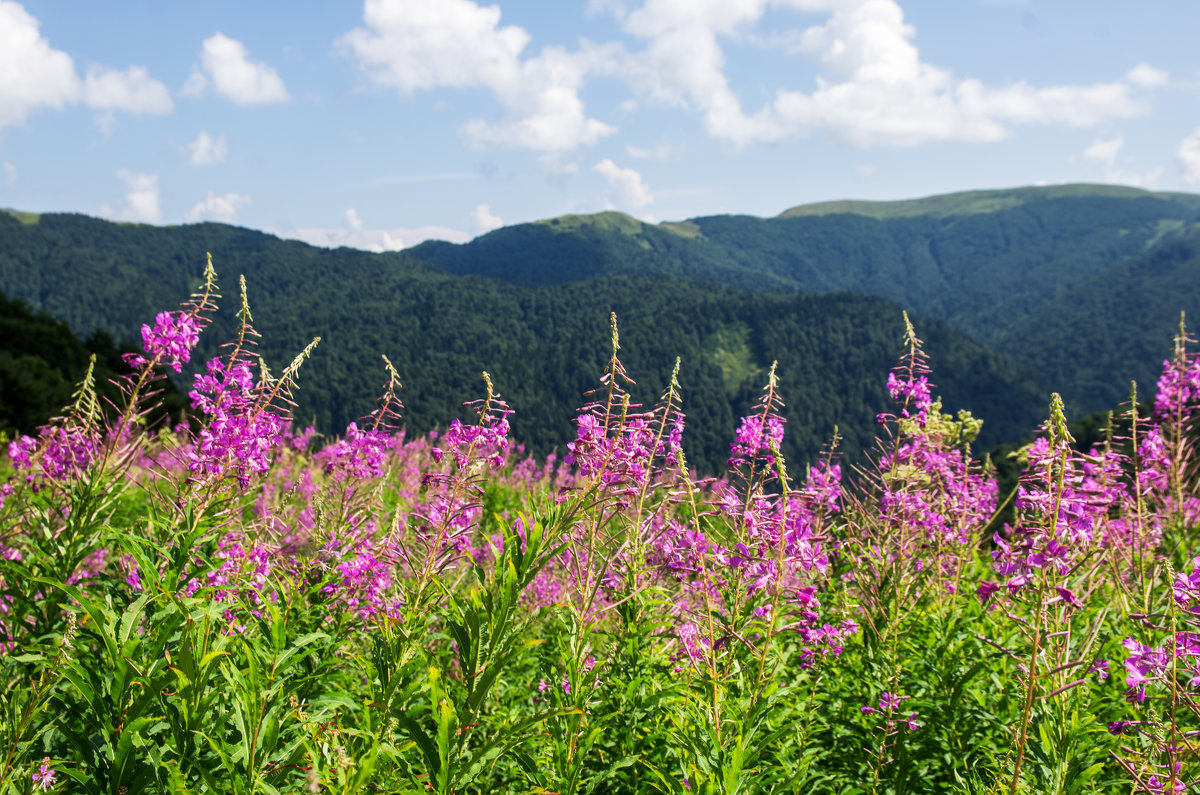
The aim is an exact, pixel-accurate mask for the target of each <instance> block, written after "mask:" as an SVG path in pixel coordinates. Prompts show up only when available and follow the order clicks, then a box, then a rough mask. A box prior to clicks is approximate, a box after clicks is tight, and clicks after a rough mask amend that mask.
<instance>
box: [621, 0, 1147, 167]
mask: <svg viewBox="0 0 1200 795" xmlns="http://www.w3.org/2000/svg"><path fill="white" fill-rule="evenodd" d="M768 5H773V6H784V7H790V8H792V9H794V10H798V11H803V12H809V13H825V14H828V18H827V20H826V21H825V22H824V23H823V24H819V25H813V26H811V27H809V28H807V29H805V30H804V31H803V32H802V33H801V34H800V35H799V36H798V37H796V38H795V46H794V51H795V52H796V53H798V54H801V55H804V56H806V57H808V58H810V59H812V60H814V61H816V62H817V63H819V64H820V65H821V68H822V73H821V74H820V76H819V77H818V78H817V80H816V86H815V88H814V89H813V90H811V91H801V90H796V89H783V90H780V91H779V92H778V93H777V94H776V96H775V98H774V99H773V101H771V102H769V103H767V104H766V105H765V106H764V107H763V108H762V109H761V110H759V111H757V112H754V113H747V112H745V111H744V110H743V108H742V105H741V102H740V100H739V99H738V97H737V95H736V94H735V93H734V91H733V89H732V88H731V87H730V85H729V82H728V80H727V79H726V77H725V73H724V53H723V51H722V50H721V46H720V42H719V41H718V37H720V36H724V37H730V36H741V37H743V38H744V37H745V34H746V33H747V32H748V31H749V30H750V29H751V28H752V26H753V25H754V24H756V23H757V22H758V21H759V20H760V19H761V17H762V16H763V14H764V13H765V11H766V9H767V7H768ZM625 29H626V30H627V31H628V32H629V33H631V34H633V35H635V36H639V37H641V38H643V39H646V40H647V45H646V48H645V50H644V51H642V52H640V53H636V54H634V55H632V56H630V58H629V59H628V60H627V62H626V64H625V75H626V77H627V79H629V81H630V82H631V84H632V85H633V86H634V88H635V90H636V91H637V92H638V93H639V95H640V96H642V97H644V98H646V99H649V100H651V101H655V102H658V103H662V104H668V105H674V106H681V107H688V108H694V109H697V110H699V111H701V112H702V113H703V116H704V124H705V127H706V128H707V130H708V131H709V133H710V134H712V135H713V136H715V137H718V138H722V139H726V140H729V141H732V142H734V143H736V144H739V145H740V144H747V143H751V142H754V141H771V140H778V139H783V138H789V137H794V136H799V135H804V134H806V133H808V132H811V131H813V130H820V129H824V130H828V131H830V132H831V133H833V134H834V135H836V136H838V137H840V138H843V139H844V140H847V141H850V142H851V143H854V144H857V145H859V146H875V145H888V146H910V145H916V144H921V143H926V142H930V141H949V140H956V141H976V142H981V141H995V140H1000V139H1002V138H1005V137H1006V136H1008V135H1009V134H1010V132H1011V128H1012V127H1013V126H1014V125H1019V124H1055V125H1066V126H1091V125H1094V124H1097V123H1100V122H1103V121H1106V120H1109V119H1113V118H1123V117H1128V116H1133V115H1137V114H1140V113H1144V112H1146V110H1147V109H1148V104H1147V103H1146V102H1145V101H1144V100H1143V99H1142V98H1140V97H1138V96H1137V95H1136V91H1135V89H1138V88H1145V87H1147V86H1151V85H1158V84H1160V83H1161V82H1162V80H1164V79H1165V77H1166V75H1165V73H1163V72H1161V71H1160V70H1157V69H1154V68H1153V67H1149V66H1146V65H1144V64H1142V65H1139V66H1137V67H1134V68H1133V69H1132V70H1131V71H1130V72H1129V73H1128V74H1127V75H1125V76H1124V77H1123V78H1121V79H1118V80H1115V81H1113V82H1108V83H1096V84H1092V85H1063V86H1046V87H1036V86H1032V85H1029V84H1028V83H1025V82H1018V83H1015V84H1011V85H1003V86H990V85H985V84H984V83H982V82H980V81H978V80H971V79H961V78H958V77H956V76H955V75H954V74H953V73H952V72H950V71H949V70H946V69H943V68H940V67H937V66H935V65H932V64H929V63H926V62H924V61H922V60H921V57H920V53H919V51H918V49H917V47H916V45H915V44H914V43H913V40H914V39H915V37H916V31H915V29H914V28H913V27H912V26H911V25H909V24H907V23H905V21H904V13H903V10H902V9H901V7H900V5H899V3H898V2H896V0H706V2H695V3H683V2H678V1H677V0H647V2H646V3H645V5H644V6H643V7H642V8H640V9H638V10H637V11H634V12H633V13H632V14H630V15H629V17H628V18H627V20H626V23H625Z"/></svg>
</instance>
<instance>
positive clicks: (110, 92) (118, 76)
mask: <svg viewBox="0 0 1200 795" xmlns="http://www.w3.org/2000/svg"><path fill="white" fill-rule="evenodd" d="M83 96H84V102H85V103H86V104H87V106H88V107H90V108H97V109H98V110H123V111H127V112H129V113H135V114H142V113H170V112H171V111H173V110H175V103H174V102H172V101H171V92H169V91H167V87H166V86H165V85H163V84H162V83H160V82H158V81H157V80H155V79H153V78H151V77H150V73H149V72H147V71H146V69H145V68H144V67H141V66H131V67H129V68H128V69H127V70H125V71H124V72H121V71H118V70H116V69H101V68H99V67H92V68H90V69H88V73H87V78H86V79H85V80H84V83H83Z"/></svg>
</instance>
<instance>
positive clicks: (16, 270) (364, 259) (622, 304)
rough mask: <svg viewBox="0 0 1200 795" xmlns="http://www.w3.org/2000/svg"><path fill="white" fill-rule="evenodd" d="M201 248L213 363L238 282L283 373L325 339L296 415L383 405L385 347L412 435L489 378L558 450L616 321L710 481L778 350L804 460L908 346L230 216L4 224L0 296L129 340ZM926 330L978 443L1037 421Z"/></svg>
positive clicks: (990, 364) (671, 296)
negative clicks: (676, 387) (297, 237)
mask: <svg viewBox="0 0 1200 795" xmlns="http://www.w3.org/2000/svg"><path fill="white" fill-rule="evenodd" d="M664 234H672V233H669V232H664ZM675 237H679V238H680V239H684V238H682V237H680V236H678V235H675ZM205 251H211V252H212V254H213V260H214V264H215V265H216V267H217V270H218V273H219V274H221V280H220V282H221V284H222V285H223V287H224V291H225V296H226V297H225V299H224V301H223V306H224V311H223V312H222V313H221V315H220V317H219V318H218V321H217V322H216V323H215V324H214V327H213V328H212V329H210V331H209V332H208V333H207V334H206V335H205V337H204V338H203V341H202V352H203V353H207V354H212V353H213V352H214V351H215V350H216V346H217V344H219V343H220V342H221V341H223V340H225V339H228V337H229V336H230V335H231V334H232V330H233V326H232V315H233V311H232V310H233V309H234V308H235V305H236V284H237V275H238V274H244V275H245V277H246V280H247V282H248V285H249V290H250V300H251V308H252V310H253V312H254V318H255V321H256V322H255V325H256V327H257V328H258V330H259V331H260V332H261V333H262V335H263V337H262V341H261V350H262V352H263V354H264V356H265V357H266V359H267V361H268V363H269V364H271V365H272V367H273V368H274V369H275V370H276V371H278V369H279V368H280V367H282V366H283V365H284V364H286V362H287V361H288V360H289V359H290V357H291V356H292V355H293V354H294V353H295V352H296V351H298V350H300V348H301V347H303V346H304V345H305V344H306V343H307V342H308V341H309V339H311V337H312V336H317V335H319V336H321V337H322V338H323V341H322V343H321V345H320V346H319V347H318V349H317V352H316V354H315V355H314V356H313V358H312V359H311V360H310V361H309V362H307V363H306V364H305V365H304V367H303V369H302V371H301V375H300V393H299V399H300V406H299V409H298V412H297V416H298V418H299V419H300V420H301V421H307V420H308V419H309V418H310V417H311V418H313V419H314V420H315V421H316V423H317V426H318V428H320V429H321V430H324V431H339V430H340V429H341V428H343V427H344V426H345V424H346V423H347V422H349V421H351V420H353V419H356V418H357V417H360V416H362V415H364V414H366V413H367V412H368V411H370V410H371V408H372V405H373V400H374V397H375V395H376V393H377V391H378V389H379V385H380V384H381V383H382V381H383V380H384V373H383V369H382V366H381V363H380V360H379V357H380V355H381V354H385V355H387V356H388V357H389V358H390V359H391V360H392V361H393V362H394V363H395V365H396V367H397V369H398V370H399V372H400V374H401V377H402V379H403V381H404V385H405V386H404V389H403V391H402V394H401V396H402V398H403V400H404V402H405V404H406V410H405V415H404V416H405V419H406V421H407V423H408V426H409V428H410V429H411V430H414V431H418V432H423V431H425V430H428V429H431V428H433V427H435V426H438V425H444V424H445V423H446V422H448V421H449V420H450V419H451V418H453V417H455V416H460V414H459V410H458V406H459V404H460V403H461V402H463V401H466V400H470V399H473V398H475V397H477V396H478V395H479V393H480V390H481V382H480V380H479V372H480V371H481V370H485V369H486V370H487V371H488V372H490V373H491V374H492V376H493V378H494V380H495V382H496V385H497V387H498V389H499V390H500V391H501V393H502V394H503V395H504V396H505V397H506V398H507V399H508V400H509V402H510V403H511V404H512V406H513V408H514V409H516V411H517V413H516V415H515V416H514V417H513V430H514V435H515V436H516V437H517V438H519V439H522V440H525V441H527V442H529V443H530V444H531V445H532V446H533V447H534V448H535V449H537V450H539V451H542V452H544V451H547V450H549V449H551V448H553V447H558V448H559V449H561V448H562V446H563V445H564V444H565V443H566V442H567V441H569V440H570V439H572V438H573V436H574V433H573V427H572V423H571V420H572V417H573V413H574V410H575V408H576V407H577V406H578V405H579V404H580V403H581V402H582V397H581V396H582V393H583V392H584V391H585V390H587V389H591V388H593V387H594V386H595V385H596V381H597V377H598V375H599V373H600V372H601V369H602V367H603V365H604V362H605V361H606V358H607V354H608V350H607V345H608V336H609V335H608V328H607V325H608V317H609V313H610V312H612V311H615V312H617V313H618V316H619V318H620V325H621V339H622V344H623V349H622V356H623V359H624V361H625V364H626V366H627V368H628V370H629V372H630V374H631V375H632V376H633V377H634V378H635V379H637V380H638V381H639V390H640V391H639V392H636V393H635V395H636V396H637V397H638V398H639V399H641V400H643V401H645V402H647V403H649V402H652V401H653V400H654V398H655V397H656V396H657V394H658V392H659V391H661V389H662V388H663V386H664V385H665V383H666V379H667V376H668V374H669V372H670V369H671V366H672V365H673V363H674V360H675V357H676V356H679V357H681V358H682V371H681V376H680V380H681V382H682V384H683V390H684V393H683V396H684V405H685V410H686V412H687V414H688V418H689V419H688V432H687V435H686V439H687V444H688V452H689V457H690V459H691V461H692V462H693V463H694V464H696V465H698V466H700V467H701V468H702V469H703V470H707V471H714V470H715V469H716V468H718V467H719V465H720V464H721V462H722V461H723V459H724V457H725V455H726V452H727V450H728V447H727V445H728V441H729V439H730V438H731V437H732V434H733V431H734V429H735V427H736V422H737V417H738V416H739V415H740V414H741V413H744V412H745V411H746V410H747V409H748V407H749V406H750V405H751V404H752V403H753V401H754V399H755V398H756V397H757V393H758V390H759V388H760V387H761V385H762V382H763V381H764V379H765V375H766V370H767V368H769V366H770V364H771V361H772V360H774V359H778V360H779V374H780V377H781V379H782V394H783V396H784V398H785V400H786V401H787V403H788V418H789V420H790V424H789V434H788V444H787V448H786V450H787V452H788V453H789V455H790V456H792V457H794V458H795V459H797V460H799V461H803V460H806V459H811V458H812V457H813V456H814V455H815V454H816V452H817V450H818V449H819V448H820V446H821V444H823V443H824V441H825V440H826V439H827V438H828V436H829V435H830V433H831V432H832V430H833V426H834V425H835V424H837V425H838V426H839V427H840V428H841V430H842V432H843V434H845V437H846V445H845V448H846V450H847V452H848V453H850V454H854V453H855V452H857V451H858V450H859V449H861V447H862V446H863V445H864V444H866V443H867V442H868V440H869V439H870V438H871V437H872V436H873V434H874V417H875V415H876V414H877V413H878V412H880V411H883V410H885V408H886V406H887V400H886V395H885V392H884V386H883V385H884V382H885V380H886V375H887V370H888V368H889V367H891V366H892V364H893V363H894V361H895V359H896V357H897V355H898V353H899V351H900V348H901V332H902V324H901V319H900V310H899V309H898V308H897V307H895V306H894V305H891V304H888V303H887V302H885V301H882V300H880V299H878V298H873V297H869V296H862V295H851V294H835V295H822V296H808V295H798V294H790V295H784V294H776V295H771V294H761V293H749V292H746V291H733V290H729V289H724V288H714V287H712V286H709V285H703V284H697V283H694V282H685V281H680V280H676V279H671V278H667V277H663V276H643V275H616V276H605V277H602V278H595V279H591V280H588V281H582V282H576V283H572V284H560V285H550V286H543V287H521V286H515V285H511V284H506V283H503V282H501V281H496V280H491V279H483V278H480V277H476V276H464V277H459V276H453V275H449V274H446V273H444V272H441V271H439V270H437V269H435V268H433V267H432V266H429V265H426V264H424V263H422V262H419V261H417V260H415V259H414V258H412V257H410V256H405V255H398V254H384V255H376V254H368V253H366V252H361V251H355V250H351V249H339V250H336V251H330V250H325V249H318V248H313V247H310V246H306V245H304V244H301V243H296V242H290V241H281V240H279V239H277V238H275V237H272V236H270V235H265V234H261V233H258V232H252V231H250V230H245V229H238V228H235V227H229V226H224V225H220V224H198V225H193V226H183V227H169V228H159V227H149V226H138V225H116V224H110V223H107V222H104V221H99V220H96V219H93V218H87V217H83V216H73V215H43V216H41V217H40V218H39V219H38V220H37V221H36V223H21V222H20V221H19V220H18V219H16V218H14V217H12V216H8V215H4V214H0V289H3V290H5V291H6V292H8V293H9V294H10V295H12V296H16V297H19V298H21V299H23V300H25V301H27V302H29V303H30V304H31V305H32V306H34V307H36V308H38V309H43V310H46V311H48V312H50V313H52V314H54V315H55V316H56V317H59V318H62V319H65V320H67V321H68V322H69V323H70V324H71V326H72V327H74V328H75V329H85V330H86V329H91V328H95V327H101V328H104V329H106V330H108V331H109V332H111V333H113V334H115V335H117V336H118V337H135V335H136V330H137V329H138V328H139V327H140V324H141V323H143V322H146V321H148V320H149V319H151V318H152V317H153V315H154V313H155V312H157V311H160V310H162V309H167V308H172V307H174V306H175V305H177V304H178V303H179V301H180V300H181V299H182V298H183V297H185V296H186V295H187V293H188V292H189V291H190V290H191V289H192V288H193V287H194V286H195V283H196V281H197V278H198V275H199V273H200V270H201V265H202V262H203V253H204V252H205ZM916 322H917V326H918V330H919V332H920V333H921V334H922V336H924V337H926V338H927V341H928V351H929V353H930V355H931V357H932V360H933V365H934V367H935V368H936V371H935V376H934V381H935V383H937V384H938V386H939V388H940V392H941V393H942V394H944V395H945V397H946V406H947V408H969V409H971V410H972V411H974V412H975V413H976V415H977V416H980V417H982V418H984V419H985V420H986V421H987V424H986V425H985V434H986V435H985V437H984V439H982V440H981V444H995V443H997V442H999V441H1002V440H1005V439H1011V438H1015V437H1016V436H1019V435H1021V434H1023V433H1025V432H1026V431H1028V430H1029V429H1030V428H1031V427H1032V426H1034V425H1035V424H1036V423H1037V422H1039V421H1040V419H1041V418H1042V416H1043V415H1044V411H1045V408H1044V407H1045V403H1046V398H1047V392H1046V390H1045V389H1044V388H1042V387H1040V386H1039V385H1038V384H1036V383H1035V382H1034V380H1033V379H1032V378H1031V377H1030V376H1029V375H1028V374H1027V373H1026V372H1025V371H1023V370H1022V369H1021V368H1020V367H1019V366H1018V365H1016V364H1015V363H1014V362H1013V361H1012V360H1011V359H1007V358H1005V357H1002V356H998V355H996V354H994V353H991V352H990V351H988V350H986V349H984V348H983V347H981V346H980V345H978V344H976V343H974V342H972V341H971V340H969V339H967V338H965V337H963V336H962V335H961V334H959V333H957V332H955V331H953V330H952V329H950V328H949V327H947V326H945V325H944V324H940V323H935V322H932V321H924V320H921V319H917V320H916Z"/></svg>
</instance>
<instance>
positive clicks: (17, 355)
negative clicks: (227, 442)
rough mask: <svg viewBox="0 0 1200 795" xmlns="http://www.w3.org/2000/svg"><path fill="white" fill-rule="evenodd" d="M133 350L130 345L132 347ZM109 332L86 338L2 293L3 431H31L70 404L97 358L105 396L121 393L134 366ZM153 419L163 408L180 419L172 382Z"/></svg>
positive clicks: (177, 395) (0, 408)
mask: <svg viewBox="0 0 1200 795" xmlns="http://www.w3.org/2000/svg"><path fill="white" fill-rule="evenodd" d="M130 350H131V349H130ZM121 355H122V351H120V350H118V349H117V346H116V344H115V343H114V342H113V339H112V337H111V336H109V335H108V333H107V332H105V331H102V330H99V329H97V330H96V331H94V332H92V334H91V335H89V336H88V337H87V339H85V340H81V339H80V338H79V337H78V336H77V335H76V334H75V332H74V331H72V330H71V327H70V326H68V325H67V324H66V323H63V322H62V321H60V320H56V319H55V318H53V317H51V316H50V315H49V314H48V313H46V312H33V311H32V310H30V309H29V307H27V306H25V304H24V303H23V302H21V301H14V300H10V299H8V298H7V297H6V296H5V295H4V293H2V292H0V432H7V433H8V435H9V437H10V438H11V436H12V435H13V433H14V432H17V431H24V432H26V433H30V432H32V431H34V430H36V429H37V428H38V427H39V426H41V425H44V424H45V423H46V421H47V420H49V419H50V418H51V417H54V416H56V415H57V414H58V413H59V411H60V410H61V409H62V408H63V406H66V405H68V404H70V402H71V396H72V395H73V394H74V392H75V389H76V387H77V386H78V384H79V382H80V381H81V380H82V379H83V376H84V373H86V372H87V368H88V363H89V361H90V359H91V357H93V356H94V357H96V360H95V370H94V376H95V379H96V384H97V393H98V395H99V397H100V399H101V400H103V401H106V402H111V401H114V400H117V399H118V398H119V396H120V394H119V392H118V390H117V388H116V386H115V383H114V382H115V381H116V379H117V378H118V377H119V376H124V375H128V374H129V372H130V370H129V367H128V366H126V365H125V363H124V361H122V359H121ZM160 388H161V389H162V390H164V394H162V395H161V396H160V398H159V402H158V404H157V407H156V412H155V413H154V414H153V415H152V416H151V417H150V418H149V420H150V421H152V422H153V421H158V420H159V419H161V415H160V413H159V412H162V413H165V414H166V415H168V416H169V417H170V418H172V419H175V420H178V419H180V418H182V417H183V415H184V413H185V410H186V407H187V404H186V401H185V399H184V398H183V396H182V395H181V394H180V393H179V390H178V388H177V387H176V385H175V384H174V383H173V382H171V381H163V382H162V383H161V384H160Z"/></svg>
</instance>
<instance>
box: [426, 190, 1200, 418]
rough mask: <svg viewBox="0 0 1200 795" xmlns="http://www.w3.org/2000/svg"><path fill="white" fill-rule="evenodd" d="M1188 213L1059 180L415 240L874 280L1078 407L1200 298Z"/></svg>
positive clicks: (532, 265) (1114, 391) (1123, 385)
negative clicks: (766, 213) (746, 212)
mask: <svg viewBox="0 0 1200 795" xmlns="http://www.w3.org/2000/svg"><path fill="white" fill-rule="evenodd" d="M1197 221H1200V196H1197V195H1192V194H1180V193H1150V192H1147V191H1143V190H1139V189H1136V188H1125V187H1118V186H1111V185H1108V186H1106V185H1062V186H1054V187H1045V188H1018V189H1012V190H995V191H972V192H969V193H958V194H948V195H945V196H934V197H929V198H926V199H916V200H912V201H903V202H827V203H823V204H816V205H806V206H802V207H795V208H792V209H790V210H787V211H785V212H784V213H782V214H780V215H779V216H778V217H775V218H755V217H750V216H731V215H722V216H712V217H707V218H695V219H691V220H689V221H685V222H680V223H667V224H659V225H648V224H643V223H641V222H639V221H636V220H635V219H632V218H629V217H628V216H622V215H620V214H618V213H601V214H599V215H595V216H567V217H564V218H558V219H552V220H549V221H543V222H539V223H535V224H522V225H517V226H513V227H506V228H503V229H498V230H496V231H494V232H491V233H489V234H487V235H484V236H482V237H479V238H477V239H476V240H474V241H472V242H470V243H467V244H462V245H454V244H450V243H443V242H428V243H423V244H421V245H419V246H416V247H414V248H412V249H409V253H411V254H412V255H414V256H416V257H419V258H420V259H423V260H425V261H427V262H431V263H433V264H435V265H437V266H439V267H441V268H443V269H444V270H446V271H447V272H449V273H455V274H468V273H470V274H478V275H485V276H492V277H495V278H500V279H504V280H505V281H509V282H511V283H514V284H525V285H539V284H552V283H562V282H571V281H580V280H586V279H590V278H599V277H601V276H605V275H612V274H628V273H639V274H658V275H670V276H674V277H678V278H682V279H687V280H689V281H696V282H703V283H707V284H714V285H724V286H732V287H736V288H739V289H746V290H761V291H781V290H783V291H799V292H808V293H820V292H827V291H851V292H857V293H864V294H867V295H874V296H878V297H880V298H884V299H886V300H888V301H891V302H893V303H895V304H898V305H900V306H903V307H906V308H908V309H910V310H913V311H916V312H920V313H922V314H924V315H925V316H927V317H932V318H936V319H939V320H942V321H945V322H946V323H948V324H950V325H951V326H953V327H955V328H957V329H959V330H961V331H963V332H965V333H967V334H969V335H971V336H972V337H974V338H975V339H977V340H979V341H981V342H982V343H984V344H985V345H988V346H989V347H992V348H993V349H995V350H997V351H998V352H1000V353H1004V354H1007V355H1010V356H1013V357H1014V358H1016V359H1018V360H1020V361H1022V362H1026V363H1028V364H1029V365H1030V366H1031V368H1032V369H1033V371H1034V372H1035V373H1037V374H1038V375H1039V376H1040V377H1042V378H1043V380H1045V381H1047V382H1048V383H1051V384H1053V385H1054V387H1055V388H1056V389H1058V390H1061V391H1062V393H1063V394H1064V396H1065V397H1066V398H1067V400H1068V407H1069V408H1070V409H1071V410H1072V411H1073V412H1075V413H1086V412H1091V411H1096V410H1100V409H1103V408H1107V407H1109V406H1111V405H1114V404H1116V403H1118V402H1120V400H1122V399H1123V396H1125V395H1127V394H1128V389H1129V380H1130V379H1132V378H1136V379H1138V380H1139V381H1140V382H1141V383H1142V385H1143V387H1144V388H1146V387H1148V386H1149V385H1150V383H1149V382H1150V381H1152V379H1153V377H1154V375H1155V374H1156V373H1157V368H1158V365H1159V364H1160V362H1161V359H1162V356H1163V354H1164V353H1165V351H1166V349H1167V346H1168V343H1169V339H1170V334H1171V329H1173V328H1174V327H1175V326H1176V325H1177V323H1178V317H1179V312H1180V311H1182V310H1186V311H1188V312H1189V313H1191V314H1193V315H1195V314H1196V313H1197V312H1200V300H1198V299H1200V294H1198V292H1197V289H1196V288H1195V286H1196V285H1198V284H1200V257H1197V256H1195V253H1196V248H1195V245H1194V243H1193V242H1192V241H1194V239H1195V231H1194V230H1195V225H1196V223H1197ZM1165 263H1170V266H1169V268H1168V267H1167V266H1166V264H1165ZM1115 304H1121V305H1122V308H1121V309H1113V306H1114V305H1115ZM1109 310H1111V311H1109ZM1051 330H1053V333H1051Z"/></svg>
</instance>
